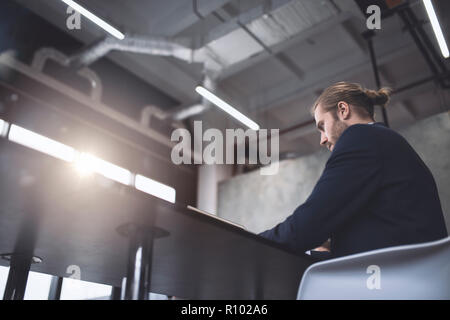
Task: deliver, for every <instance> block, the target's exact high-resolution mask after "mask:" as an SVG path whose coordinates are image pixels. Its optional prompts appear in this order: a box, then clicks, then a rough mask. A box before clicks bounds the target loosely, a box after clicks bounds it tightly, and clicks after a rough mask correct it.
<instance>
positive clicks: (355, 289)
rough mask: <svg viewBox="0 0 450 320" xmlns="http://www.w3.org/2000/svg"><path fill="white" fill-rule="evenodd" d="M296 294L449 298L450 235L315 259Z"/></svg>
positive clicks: (330, 297) (341, 297)
mask: <svg viewBox="0 0 450 320" xmlns="http://www.w3.org/2000/svg"><path fill="white" fill-rule="evenodd" d="M297 299H298V300H309V299H325V300H334V299H335V300H346V299H361V300H366V299H394V300H409V299H411V300H415V299H450V237H447V238H444V239H441V240H438V241H433V242H426V243H420V244H414V245H404V246H397V247H391V248H385V249H378V250H374V251H369V252H365V253H359V254H354V255H350V256H346V257H341V258H337V259H332V260H328V261H323V262H318V263H315V264H313V265H311V266H310V267H309V268H308V269H307V270H306V271H305V273H304V274H303V278H302V281H301V282H300V288H299V290H298V294H297Z"/></svg>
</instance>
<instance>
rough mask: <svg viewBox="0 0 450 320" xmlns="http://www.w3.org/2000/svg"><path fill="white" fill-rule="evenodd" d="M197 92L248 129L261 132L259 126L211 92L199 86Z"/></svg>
mask: <svg viewBox="0 0 450 320" xmlns="http://www.w3.org/2000/svg"><path fill="white" fill-rule="evenodd" d="M195 91H197V93H198V94H199V95H201V96H202V97H204V98H205V99H207V100H209V101H210V102H212V103H214V104H215V105H216V106H218V107H219V108H220V109H222V110H223V111H225V112H226V113H228V114H229V115H231V116H232V117H233V118H235V119H236V120H238V121H240V122H242V123H243V124H245V125H246V126H247V127H249V128H250V129H252V130H259V125H258V124H257V123H256V122H254V121H253V120H251V119H250V118H248V117H247V116H245V115H243V114H242V113H241V112H239V111H238V110H236V109H235V108H233V107H232V106H231V105H229V104H228V103H226V102H225V101H223V100H222V99H220V98H219V97H218V96H216V95H215V94H213V93H212V92H210V91H209V90H207V89H205V88H204V87H202V86H197V87H196V88H195Z"/></svg>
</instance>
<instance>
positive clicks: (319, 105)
mask: <svg viewBox="0 0 450 320" xmlns="http://www.w3.org/2000/svg"><path fill="white" fill-rule="evenodd" d="M390 92H391V90H390V89H389V88H382V89H380V90H378V91H374V90H369V89H365V88H363V87H362V86H361V85H359V84H356V83H349V82H338V83H336V84H334V85H332V86H330V87H328V88H327V89H325V90H324V91H323V92H322V94H321V95H320V97H319V98H318V99H317V100H316V102H315V103H314V105H313V108H312V113H313V115H314V119H315V121H316V127H317V129H318V130H319V132H320V144H321V145H322V146H324V147H327V148H328V149H329V150H330V151H333V148H334V145H335V144H336V142H337V141H338V139H339V137H340V136H341V134H342V133H343V132H344V130H345V129H347V128H348V127H349V126H351V125H354V124H357V123H369V122H373V121H374V106H375V105H380V106H382V107H385V106H386V104H387V103H388V101H389V95H390Z"/></svg>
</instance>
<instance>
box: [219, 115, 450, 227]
mask: <svg viewBox="0 0 450 320" xmlns="http://www.w3.org/2000/svg"><path fill="white" fill-rule="evenodd" d="M399 133H400V134H402V135H403V136H404V137H405V138H406V139H407V140H408V141H409V143H410V144H411V145H412V146H413V148H414V149H415V150H416V151H417V153H418V154H419V155H420V156H421V158H422V159H423V160H424V162H425V163H426V164H427V165H428V167H429V168H430V170H431V171H432V173H433V176H434V178H435V180H436V183H437V186H438V190H439V196H440V199H441V204H442V208H443V210H444V214H445V215H446V223H447V230H450V114H449V113H447V112H446V113H442V114H439V115H435V116H432V117H430V118H427V119H424V120H422V121H420V122H417V123H416V124H414V125H412V126H410V127H408V128H405V129H403V130H400V131H399ZM328 157H329V152H328V151H327V150H322V151H320V152H318V153H314V154H312V155H309V156H305V157H301V158H298V159H293V160H286V161H282V162H281V163H280V169H279V172H278V174H277V175H274V176H261V175H260V174H259V171H255V172H251V173H248V174H244V175H241V176H237V177H234V178H231V179H229V180H226V181H223V182H221V183H220V184H219V194H218V215H219V216H221V217H223V218H225V219H229V220H231V221H235V222H237V223H239V224H242V225H244V226H246V227H247V228H248V229H249V230H251V231H254V232H260V231H263V230H265V229H267V228H270V227H272V226H274V225H275V224H277V223H278V222H281V221H283V220H284V219H285V218H286V217H287V216H289V215H290V214H291V213H292V212H293V210H294V209H295V208H296V207H297V206H299V205H300V204H302V203H303V202H304V201H305V200H306V198H307V197H308V196H309V194H310V193H311V191H312V189H313V187H314V185H315V183H316V182H317V180H318V179H319V177H320V174H321V173H322V171H323V169H324V167H325V163H326V160H327V159H328Z"/></svg>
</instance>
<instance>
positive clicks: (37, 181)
mask: <svg viewBox="0 0 450 320" xmlns="http://www.w3.org/2000/svg"><path fill="white" fill-rule="evenodd" d="M0 176H1V177H2V179H1V181H0V190H1V192H0V253H13V252H15V253H21V254H25V255H26V254H28V257H30V254H31V255H34V256H38V257H40V258H41V259H42V262H41V263H38V264H32V265H31V270H33V271H37V272H42V273H47V274H51V275H55V276H59V277H67V276H68V274H67V273H66V271H67V267H68V266H70V265H76V266H79V268H80V270H81V280H86V281H92V282H97V283H103V284H108V285H112V286H115V287H120V286H121V284H122V279H123V278H124V277H127V279H130V277H131V278H132V277H133V275H134V277H135V279H134V280H133V281H128V284H129V286H131V285H132V283H131V282H133V283H134V284H138V285H139V288H134V289H136V290H138V291H139V292H140V293H139V294H141V293H142V290H143V289H145V290H150V291H151V292H154V293H161V294H166V295H173V296H177V297H181V298H188V299H295V297H296V294H297V290H298V286H299V283H300V280H301V276H302V274H303V272H304V271H305V269H306V268H307V267H308V266H309V265H310V264H311V263H312V262H311V261H310V260H308V259H307V258H306V257H299V256H296V255H294V254H292V253H290V252H289V251H286V250H284V249H283V248H281V247H278V246H277V245H276V244H273V243H271V242H269V241H267V240H266V239H263V238H260V237H258V236H257V235H254V234H252V233H250V232H247V231H244V230H242V229H240V228H238V227H235V226H232V225H229V224H227V223H224V222H221V221H218V220H216V219H214V218H212V217H208V216H205V215H203V214H200V213H197V212H193V211H190V210H187V209H185V206H184V205H181V204H171V203H168V202H165V201H163V200H159V199H157V198H154V197H152V196H149V195H147V194H144V193H142V192H140V191H138V190H135V189H133V188H132V187H128V186H124V185H120V184H118V183H115V182H112V181H110V180H107V179H106V178H103V177H101V176H99V175H93V176H92V177H90V178H81V177H80V176H79V175H78V174H77V173H76V171H75V170H74V169H73V168H72V167H71V165H70V164H68V163H65V162H63V161H61V160H58V159H54V158H52V157H50V156H47V155H44V154H41V153H39V152H37V151H34V150H31V149H28V148H25V147H23V146H20V145H17V144H14V143H12V142H10V141H7V140H6V139H4V138H2V139H0ZM127 226H131V228H128V229H127V228H126V227H127ZM138 229H140V230H141V231H142V230H144V232H140V233H139V232H138V233H133V232H132V230H138ZM149 230H156V231H155V232H154V233H152V232H148V231H149ZM127 231H128V232H127ZM125 233H129V234H128V235H126V234H125ZM130 234H134V237H133V236H130ZM149 234H153V235H154V237H150V238H149V237H148V235H149ZM145 237H147V238H145ZM152 240H153V241H152ZM143 243H146V244H145V245H144V246H143V247H142V244H143ZM139 246H141V247H140V249H141V250H140V252H139ZM146 252H147V253H148V257H149V258H150V259H149V260H146V259H145V256H146ZM138 254H141V255H142V256H143V257H144V258H143V259H142V264H143V265H146V268H147V269H146V271H145V270H144V269H141V271H142V270H144V271H145V272H148V274H144V275H142V274H141V275H137V276H136V272H137V269H136V261H137V260H138V258H136V255H138ZM22 262H23V261H22ZM25 262H26V261H25ZM147 262H148V264H147ZM0 263H1V264H3V265H7V264H8V262H7V261H4V260H2V262H0ZM18 266H19V269H20V267H22V269H27V268H26V263H25V267H23V264H21V263H18ZM141 267H142V265H141ZM19 271H20V270H19ZM127 275H128V276H127ZM19 278H20V277H19V276H17V277H16V280H17V279H19ZM143 279H144V280H145V281H146V283H145V284H142V281H143ZM19 280H20V279H19ZM25 281H26V278H25ZM19 282H20V281H19ZM15 285H16V286H17V284H15ZM134 289H133V288H131V287H129V288H128V289H127V291H128V295H129V298H139V297H142V296H138V295H137V293H133V292H131V291H132V290H134Z"/></svg>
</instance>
